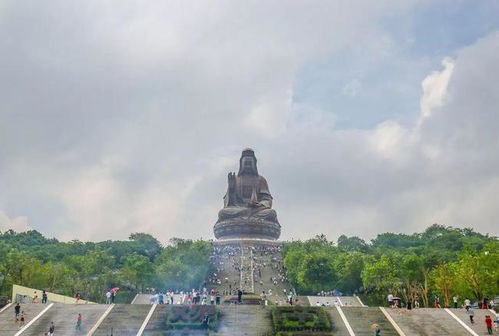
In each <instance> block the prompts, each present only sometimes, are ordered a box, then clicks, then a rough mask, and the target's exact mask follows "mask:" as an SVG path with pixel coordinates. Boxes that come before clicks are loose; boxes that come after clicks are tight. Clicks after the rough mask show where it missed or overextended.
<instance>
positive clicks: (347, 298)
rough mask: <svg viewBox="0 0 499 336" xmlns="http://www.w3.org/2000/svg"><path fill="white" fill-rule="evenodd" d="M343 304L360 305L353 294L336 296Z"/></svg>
mask: <svg viewBox="0 0 499 336" xmlns="http://www.w3.org/2000/svg"><path fill="white" fill-rule="evenodd" d="M338 297H339V298H340V300H341V303H342V304H343V306H350V307H362V305H361V304H360V302H359V300H358V299H357V298H356V297H355V296H338Z"/></svg>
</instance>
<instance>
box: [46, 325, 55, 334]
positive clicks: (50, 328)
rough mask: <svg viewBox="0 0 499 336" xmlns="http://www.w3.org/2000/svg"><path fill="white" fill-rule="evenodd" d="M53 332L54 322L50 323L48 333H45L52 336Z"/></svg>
mask: <svg viewBox="0 0 499 336" xmlns="http://www.w3.org/2000/svg"><path fill="white" fill-rule="evenodd" d="M54 332H55V325H54V322H50V326H49V331H48V332H47V336H54Z"/></svg>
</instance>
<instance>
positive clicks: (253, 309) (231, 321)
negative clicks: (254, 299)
mask: <svg viewBox="0 0 499 336" xmlns="http://www.w3.org/2000/svg"><path fill="white" fill-rule="evenodd" d="M221 310H222V322H221V326H220V329H219V331H218V333H217V335H223V336H235V335H238V336H239V335H240V336H266V335H271V331H272V325H271V319H270V309H269V308H268V307H267V308H262V307H259V306H245V305H230V306H222V307H221Z"/></svg>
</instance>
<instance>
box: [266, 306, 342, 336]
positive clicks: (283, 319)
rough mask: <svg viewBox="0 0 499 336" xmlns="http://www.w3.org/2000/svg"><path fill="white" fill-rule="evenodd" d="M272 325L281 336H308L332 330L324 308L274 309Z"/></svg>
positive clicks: (295, 307) (290, 307)
mask: <svg viewBox="0 0 499 336" xmlns="http://www.w3.org/2000/svg"><path fill="white" fill-rule="evenodd" d="M272 324H273V327H274V331H275V332H276V334H277V335H279V336H291V335H293V336H294V335H307V334H309V333H307V332H317V331H323V332H326V331H331V330H332V326H331V321H330V320H329V315H328V314H327V312H326V311H325V310H324V309H323V308H322V307H303V306H289V307H273V308H272ZM310 335H312V334H311V333H310Z"/></svg>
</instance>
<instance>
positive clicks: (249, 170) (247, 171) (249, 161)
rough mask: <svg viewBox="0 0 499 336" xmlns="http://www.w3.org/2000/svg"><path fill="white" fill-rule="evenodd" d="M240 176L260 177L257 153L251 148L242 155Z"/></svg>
mask: <svg viewBox="0 0 499 336" xmlns="http://www.w3.org/2000/svg"><path fill="white" fill-rule="evenodd" d="M237 175H238V176H241V175H255V176H258V169H257V168H256V157H255V152H254V151H253V150H252V149H251V148H246V149H245V150H243V153H242V154H241V159H239V172H238V173H237Z"/></svg>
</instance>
